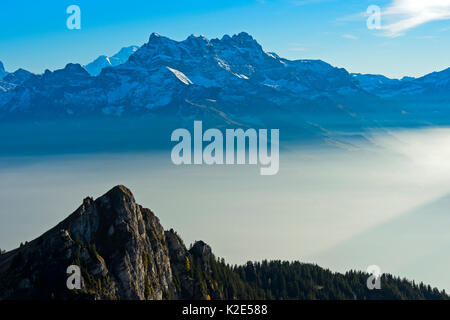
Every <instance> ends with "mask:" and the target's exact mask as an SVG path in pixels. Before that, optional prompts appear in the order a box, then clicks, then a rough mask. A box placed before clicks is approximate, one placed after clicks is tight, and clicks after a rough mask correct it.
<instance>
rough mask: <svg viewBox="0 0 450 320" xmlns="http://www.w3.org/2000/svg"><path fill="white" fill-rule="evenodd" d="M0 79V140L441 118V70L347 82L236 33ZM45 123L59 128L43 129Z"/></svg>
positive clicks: (341, 127) (449, 72) (160, 39)
mask: <svg viewBox="0 0 450 320" xmlns="http://www.w3.org/2000/svg"><path fill="white" fill-rule="evenodd" d="M0 73H2V74H3V79H2V80H0V122H2V123H3V124H12V125H9V126H7V127H8V128H7V129H5V130H8V131H6V132H5V134H6V133H13V134H14V136H17V137H19V136H20V137H22V136H24V134H22V133H21V132H24V131H23V123H24V122H26V123H31V124H32V128H31V129H29V130H30V131H32V132H33V134H34V135H35V136H39V135H43V136H44V137H43V139H44V140H45V139H47V136H55V134H54V133H57V132H59V130H64V127H70V125H71V123H74V122H75V123H76V126H78V127H80V126H81V127H80V130H79V131H82V132H87V131H90V130H94V129H93V126H92V123H91V122H89V121H90V120H92V121H94V123H96V125H95V127H97V128H100V127H108V125H111V126H118V127H119V128H120V127H121V126H122V123H123V122H124V121H126V119H133V121H134V122H133V123H134V124H133V125H132V126H134V127H135V128H142V130H141V131H139V130H137V133H136V135H138V136H142V135H143V134H147V135H148V132H147V131H148V128H149V127H151V128H152V130H153V132H152V133H154V135H158V133H157V132H156V131H157V130H158V129H157V128H160V127H164V128H165V129H167V130H166V131H171V130H173V129H174V128H177V127H179V126H186V125H189V124H192V121H193V120H203V121H204V122H205V123H206V124H205V126H215V127H225V126H234V127H238V126H240V127H264V128H268V127H271V128H280V129H283V135H282V136H283V138H288V139H294V140H300V139H304V138H311V139H319V140H327V141H330V139H335V140H339V139H342V137H341V136H339V132H342V131H346V132H351V133H356V134H359V133H360V132H362V131H364V130H365V128H380V127H381V128H382V127H389V126H394V127H402V126H408V127H409V126H423V125H444V124H448V120H447V119H449V118H450V117H449V115H450V114H449V113H450V109H449V106H450V82H449V81H450V69H446V70H443V71H441V72H434V73H431V74H428V75H426V76H423V77H420V78H410V77H405V78H403V79H389V78H387V77H384V76H382V75H365V74H351V73H349V72H348V71H347V70H345V69H343V68H337V67H333V66H332V65H330V64H328V63H326V62H324V61H321V60H288V59H284V58H281V57H279V56H278V55H277V54H276V53H271V52H266V51H264V50H263V48H262V47H261V45H260V44H259V43H258V42H257V41H256V40H255V39H253V37H252V36H250V35H249V34H247V33H245V32H241V33H239V34H237V35H233V36H228V35H225V36H223V37H222V38H221V39H211V40H209V39H206V38H205V37H203V36H195V35H191V36H189V37H188V38H187V39H185V40H183V41H175V40H172V39H169V38H167V37H164V36H161V35H159V34H156V33H152V34H151V35H150V38H149V40H148V42H147V43H145V44H144V45H142V46H141V47H139V48H138V47H136V46H130V47H127V48H123V49H122V50H120V51H119V52H118V53H117V54H116V55H114V56H112V57H106V56H101V57H99V58H97V59H96V60H94V61H93V62H92V63H89V64H88V65H86V66H85V67H83V66H81V65H80V64H73V63H70V64H68V65H67V66H66V67H65V68H64V69H60V70H55V71H49V70H46V71H45V72H44V73H43V74H33V73H30V72H28V71H26V70H23V69H19V70H17V71H15V72H12V73H9V74H6V73H5V72H4V71H3V67H2V66H0ZM119 120H120V121H119ZM17 122H19V123H20V126H17V125H16V123H17ZM49 122H50V123H52V125H53V124H55V123H60V124H61V123H63V122H67V123H69V125H67V126H66V125H61V126H60V127H55V128H54V129H51V125H48V123H49ZM105 122H106V123H108V125H105V124H104V123H105ZM40 123H41V124H42V123H46V125H45V126H44V125H41V126H40V127H39V124H40ZM42 127H45V129H42ZM169 129H170V130H169ZM17 130H20V131H19V132H18V131H17ZM49 130H53V131H52V132H53V134H48V131H49ZM71 130H72V131H73V128H72V129H71ZM25 131H27V130H25ZM43 131H45V132H43ZM111 131H114V132H117V131H122V130H117V127H115V129H114V130H111ZM96 134H97V133H92V134H91V135H90V136H91V137H92V136H96ZM67 135H69V132H67ZM160 135H161V136H164V137H165V138H164V139H165V140H167V139H166V137H167V135H166V133H164V134H162V133H161V134H160ZM109 136H111V134H110V135H109ZM133 138H136V137H133ZM99 141H100V140H99ZM24 143H25V142H24ZM27 143H28V144H29V142H27ZM49 144H53V145H54V144H55V143H54V142H49ZM77 144H78V145H79V144H80V143H79V141H78V142H77Z"/></svg>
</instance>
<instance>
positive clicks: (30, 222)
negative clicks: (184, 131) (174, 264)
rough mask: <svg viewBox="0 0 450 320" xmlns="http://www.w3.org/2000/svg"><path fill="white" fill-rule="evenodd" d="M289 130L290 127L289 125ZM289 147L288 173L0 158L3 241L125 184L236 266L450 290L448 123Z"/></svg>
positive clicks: (128, 160) (104, 159)
mask: <svg viewBox="0 0 450 320" xmlns="http://www.w3.org/2000/svg"><path fill="white" fill-rule="evenodd" d="M281 134H282V133H281ZM365 138H366V139H359V140H358V141H354V143H352V147H351V148H348V147H347V145H344V146H338V147H336V145H330V146H328V147H326V146H323V147H317V146H315V147H314V146H311V145H296V146H293V145H292V146H283V145H281V146H280V147H281V150H282V152H281V154H280V170H279V172H278V174H277V175H275V176H261V175H260V174H259V167H258V166H251V165H231V166H224V165H222V166H220V165H218V166H206V165H202V166H175V165H173V164H172V162H171V160H170V151H167V152H166V151H160V152H153V153H131V152H128V153H123V152H122V153H95V154H94V153H91V154H79V155H69V154H65V155H52V156H43V155H41V156H20V157H15V158H11V157H7V156H3V157H1V158H0V176H1V179H0V248H1V249H7V250H9V249H13V248H15V247H17V246H19V244H20V242H21V241H25V240H28V241H30V240H32V239H34V238H35V237H37V236H39V235H40V234H42V233H43V232H45V231H46V230H48V229H49V228H51V227H53V226H54V225H56V224H57V223H58V222H59V221H60V220H62V219H64V218H65V217H67V216H68V215H69V214H70V213H72V212H73V211H74V210H75V209H76V208H77V207H78V206H79V205H80V204H81V203H82V200H83V198H85V197H87V196H92V197H94V198H96V197H98V196H101V195H102V194H103V193H104V192H106V191H107V190H109V189H110V188H111V187H113V186H114V185H117V184H123V185H126V186H127V187H129V188H130V189H131V190H132V191H133V193H134V195H135V197H136V200H137V202H138V203H140V204H141V205H143V206H144V207H148V208H150V209H152V211H154V212H155V214H156V215H157V216H158V217H159V218H160V219H161V223H162V224H163V226H164V227H165V228H166V229H170V228H174V229H175V230H176V231H177V232H178V233H179V234H180V235H182V237H183V238H184V239H185V241H186V242H187V244H188V243H190V242H192V241H194V240H204V241H205V242H207V243H208V244H210V245H211V246H212V248H213V250H214V252H215V253H216V254H217V255H218V256H220V257H224V258H225V259H226V260H227V261H228V262H230V263H244V262H246V261H247V260H262V259H269V260H270V259H287V260H300V261H303V262H312V263H317V264H319V265H321V266H323V267H328V268H330V269H331V270H333V271H341V272H343V271H345V270H349V269H361V270H365V269H366V268H367V266H369V265H378V266H379V267H380V268H381V271H382V272H390V273H393V274H394V275H401V276H404V277H407V278H409V279H411V280H419V281H424V282H425V283H430V284H431V285H436V286H438V287H439V288H440V289H447V290H448V289H450V276H448V275H447V273H446V269H447V268H448V267H449V266H450V259H449V258H448V254H447V253H448V249H449V247H450V234H449V233H448V230H447V229H448V225H449V222H450V215H449V214H448V211H449V208H450V196H449V193H450V161H449V160H450V144H449V143H448V142H449V141H450V129H446V128H436V129H415V130H391V131H383V132H379V133H378V132H371V133H365Z"/></svg>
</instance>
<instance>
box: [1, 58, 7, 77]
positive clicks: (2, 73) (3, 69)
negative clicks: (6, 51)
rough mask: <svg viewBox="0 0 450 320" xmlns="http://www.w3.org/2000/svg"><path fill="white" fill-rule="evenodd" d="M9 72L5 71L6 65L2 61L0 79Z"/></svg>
mask: <svg viewBox="0 0 450 320" xmlns="http://www.w3.org/2000/svg"><path fill="white" fill-rule="evenodd" d="M7 74H8V72H6V71H5V66H4V65H3V62H1V61H0V80H1V79H3V78H4V77H5V76H6V75H7Z"/></svg>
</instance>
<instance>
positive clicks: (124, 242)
mask: <svg viewBox="0 0 450 320" xmlns="http://www.w3.org/2000/svg"><path fill="white" fill-rule="evenodd" d="M168 243H169V245H168ZM206 247H207V246H206V244H204V243H201V244H200V243H199V244H196V245H195V246H194V248H195V253H194V254H195V255H199V256H201V255H203V254H206V252H208V254H211V250H210V248H209V247H208V249H206ZM199 248H202V249H201V250H200V249H199ZM204 252H205V253H204ZM171 260H172V261H171ZM190 260H192V255H191V253H189V251H188V250H187V249H186V248H185V246H184V244H183V243H182V241H181V239H180V238H179V237H178V236H176V234H175V233H174V232H173V231H168V232H164V229H163V227H162V226H161V224H160V223H159V219H158V218H157V217H156V216H155V215H154V214H153V212H151V211H150V210H149V209H145V208H142V207H141V206H140V205H138V204H136V202H135V200H134V197H133V195H132V194H131V192H130V191H129V190H128V189H127V188H126V187H124V186H117V187H115V188H113V189H112V190H110V191H109V192H108V193H106V194H105V195H104V196H102V197H100V198H98V199H97V200H93V199H92V198H86V199H85V200H84V201H83V204H82V205H81V206H80V207H79V208H78V209H77V210H76V211H75V212H74V213H73V214H71V215H70V216H69V217H68V218H67V219H65V220H64V221H62V222H61V223H59V224H58V225H57V226H56V227H54V228H53V229H51V230H50V231H48V232H46V233H45V234H43V235H42V236H41V237H39V238H37V239H35V240H34V241H31V242H30V243H27V244H25V245H23V246H21V247H20V248H18V249H16V250H13V251H11V252H8V253H6V254H4V255H1V256H0V289H1V290H0V298H3V299H8V298H40V299H42V298H43V299H46V298H52V297H54V298H63V299H64V298H95V299H168V298H177V297H179V296H180V297H191V294H192V293H193V288H194V285H193V284H192V283H190V282H189V277H187V276H184V275H183V273H184V271H185V270H186V263H189V261H190ZM69 265H78V266H80V267H81V271H82V275H83V285H82V287H83V290H81V291H77V290H75V291H69V290H68V289H67V288H66V279H67V277H68V275H67V274H66V269H67V267H68V266H69ZM173 274H175V275H176V276H177V277H179V279H181V288H182V291H181V292H180V291H179V290H177V288H176V287H175V285H174V278H173ZM191 282H192V281H191ZM204 297H205V295H203V296H202V295H201V294H196V298H204Z"/></svg>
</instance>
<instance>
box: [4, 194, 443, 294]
mask: <svg viewBox="0 0 450 320" xmlns="http://www.w3.org/2000/svg"><path fill="white" fill-rule="evenodd" d="M69 266H78V267H79V268H80V271H81V287H80V288H79V289H76V288H75V289H69V288H68V287H67V279H68V277H69V274H67V269H68V267H69ZM368 277H369V274H366V273H363V272H357V271H350V272H348V273H346V274H339V273H333V272H331V271H330V270H325V269H322V268H320V267H319V266H316V265H311V264H303V263H300V262H282V261H262V262H248V263H247V264H246V265H243V266H230V265H229V264H226V263H225V261H224V259H218V258H216V257H215V255H214V254H213V253H212V249H211V247H210V246H209V245H207V244H206V243H205V242H203V241H197V242H195V243H194V244H193V245H191V247H190V248H189V249H188V248H186V246H185V244H184V243H183V240H182V239H181V237H180V236H179V235H178V234H177V233H176V232H175V231H174V230H172V229H171V230H168V231H165V230H164V228H163V227H162V225H161V224H160V222H159V219H158V217H157V216H156V215H155V214H154V213H153V212H152V211H151V210H149V209H146V208H143V207H142V206H140V205H139V204H137V203H136V201H135V199H134V196H133V194H132V193H131V191H130V190H129V189H128V188H126V187H124V186H121V185H119V186H116V187H114V188H113V189H111V190H110V191H108V192H107V193H106V194H105V195H103V196H101V197H99V198H98V199H96V200H94V199H93V198H91V197H88V198H86V199H84V200H83V203H82V204H81V206H80V207H79V208H78V209H77V210H75V212H73V213H72V214H71V215H69V216H68V217H67V218H66V219H65V220H63V221H62V222H60V223H59V224H58V225H56V226H55V227H54V228H52V229H50V230H49V231H47V232H46V233H44V234H43V235H42V236H40V237H38V238H36V239H35V240H33V241H30V242H25V243H22V244H21V245H20V247H19V248H17V249H15V250H12V251H9V252H2V251H1V250H0V300H23V299H25V300H28V299H39V300H47V299H57V300H60V299H63V300H72V299H88V300H117V299H120V300H154V299H191V300H192V299H195V300H209V299H215V300H216V299H346V300H348V299H352V300H359V299H364V300H365V299H448V298H449V297H448V296H447V294H446V293H445V291H442V292H440V291H439V290H438V289H436V288H434V289H433V288H431V287H430V286H427V285H424V284H423V283H420V284H416V283H414V282H410V281H407V280H405V279H400V278H396V277H393V276H392V275H389V274H384V275H383V276H382V277H381V289H376V290H369V289H368V288H367V285H366V283H367V279H368Z"/></svg>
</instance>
